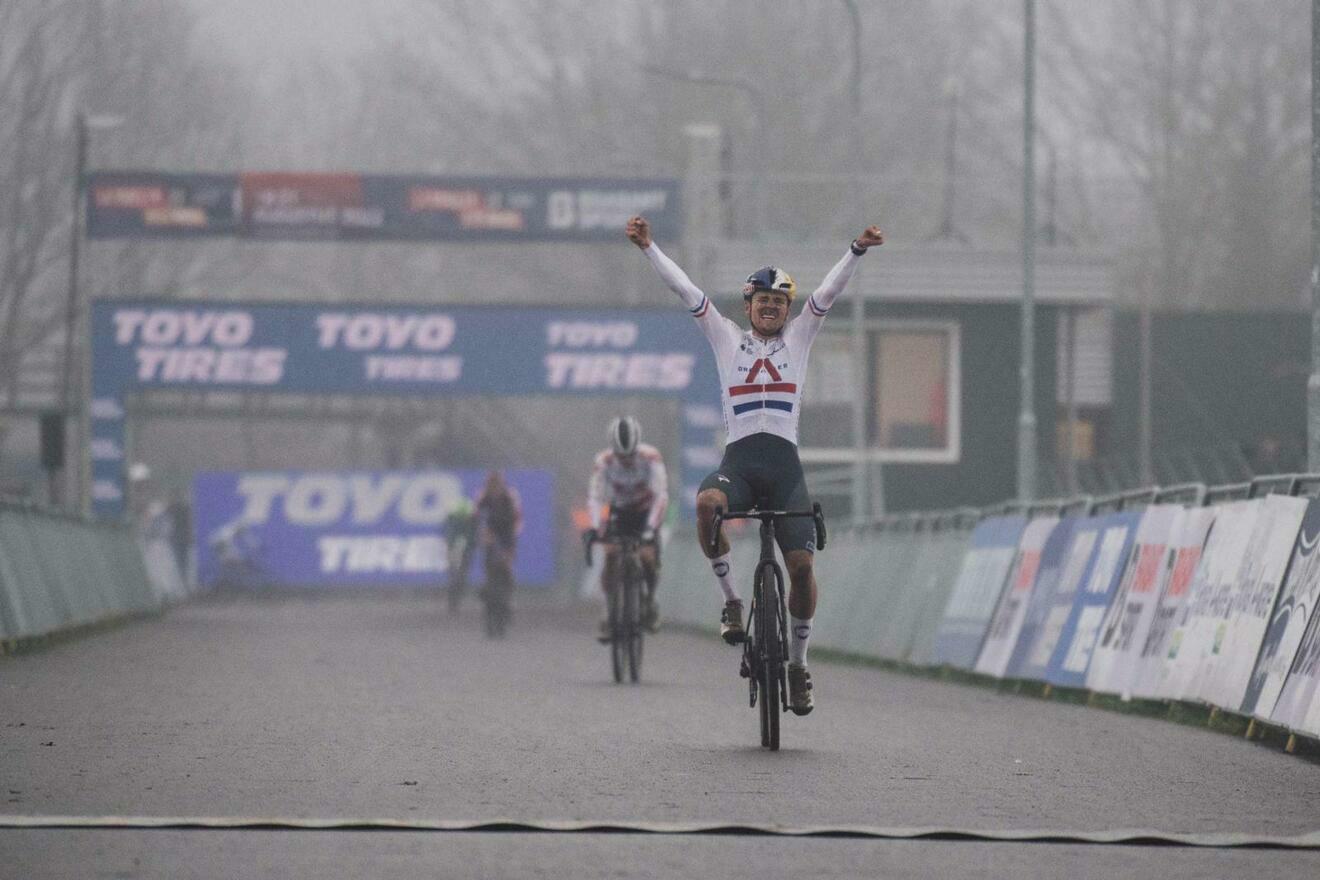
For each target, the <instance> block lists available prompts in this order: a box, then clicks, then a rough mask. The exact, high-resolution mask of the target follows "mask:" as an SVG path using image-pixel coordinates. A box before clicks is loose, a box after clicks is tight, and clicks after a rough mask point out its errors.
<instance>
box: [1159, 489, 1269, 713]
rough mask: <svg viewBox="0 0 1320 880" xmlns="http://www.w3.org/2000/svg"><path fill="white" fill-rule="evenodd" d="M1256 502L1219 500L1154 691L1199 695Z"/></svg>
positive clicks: (1185, 697)
mask: <svg viewBox="0 0 1320 880" xmlns="http://www.w3.org/2000/svg"><path fill="white" fill-rule="evenodd" d="M1262 503H1263V502H1262V500H1261V499H1254V500H1251V501H1231V502H1229V503H1228V504H1224V505H1220V507H1219V509H1218V513H1217V514H1216V516H1215V523H1214V526H1213V527H1212V528H1211V529H1210V537H1209V538H1207V539H1206V544H1205V552H1204V553H1202V555H1201V562H1200V565H1198V566H1197V568H1196V574H1195V576H1194V577H1193V582H1192V588H1191V595H1190V596H1189V597H1188V599H1187V607H1186V609H1185V611H1184V614H1183V616H1182V622H1181V624H1180V625H1179V626H1177V627H1176V628H1175V629H1174V632H1173V635H1172V636H1171V637H1170V641H1169V653H1168V660H1167V662H1166V664H1165V675H1164V682H1163V687H1162V689H1161V692H1160V694H1159V696H1161V697H1163V698H1165V699H1169V700H1195V699H1198V698H1199V697H1200V693H1201V690H1200V687H1201V681H1202V680H1203V679H1205V678H1206V677H1207V676H1208V674H1209V672H1208V670H1207V668H1206V667H1207V666H1209V664H1210V649H1211V648H1212V647H1213V645H1214V641H1215V632H1216V630H1218V628H1219V624H1220V622H1221V621H1222V620H1224V619H1225V618H1226V617H1227V616H1228V608H1229V605H1230V604H1231V602H1232V596H1233V592H1234V590H1235V589H1236V588H1237V577H1238V572H1239V571H1241V569H1242V560H1243V559H1244V558H1245V557H1246V554H1247V545H1248V542H1249V541H1250V540H1251V534H1252V531H1253V530H1254V529H1255V527H1256V519H1257V517H1258V516H1259V515H1260V510H1261V506H1262Z"/></svg>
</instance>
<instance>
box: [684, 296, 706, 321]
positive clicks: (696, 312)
mask: <svg viewBox="0 0 1320 880" xmlns="http://www.w3.org/2000/svg"><path fill="white" fill-rule="evenodd" d="M709 309H710V297H708V296H702V297H701V302H699V303H697V304H696V305H695V306H693V307H692V308H690V309H688V314H690V315H692V317H694V318H704V317H706V312H707V311H708V310H709Z"/></svg>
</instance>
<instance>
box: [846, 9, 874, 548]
mask: <svg viewBox="0 0 1320 880" xmlns="http://www.w3.org/2000/svg"><path fill="white" fill-rule="evenodd" d="M843 4H844V5H845V6H846V7H848V16H849V20H850V23H851V25H852V68H851V70H850V75H849V85H850V88H849V96H850V97H851V99H852V111H853V124H852V138H853V149H852V153H853V155H852V164H853V171H854V172H855V173H856V172H858V171H859V170H860V169H861V167H862V152H863V151H862V16H861V13H860V12H859V11H858V9H857V2H856V0H843ZM859 183H860V182H859V181H852V192H853V200H854V208H855V210H854V213H855V216H854V218H853V219H854V223H856V222H857V221H858V220H860V221H863V222H864V221H865V220H866V217H865V201H864V199H863V197H862V188H861V186H860V185H859ZM860 274H861V267H860V266H859V267H858V271H857V273H856V274H855V275H854V277H853V285H852V287H853V290H852V295H853V304H852V324H851V327H850V328H849V329H850V331H851V334H850V336H851V338H850V342H851V346H852V372H853V382H852V387H853V400H852V416H853V417H852V435H853V478H852V514H853V524H854V525H856V526H859V527H860V526H861V525H862V524H863V523H864V522H865V521H866V520H867V519H868V518H869V516H870V515H871V513H872V501H873V497H872V496H873V492H872V488H871V486H872V477H873V476H875V477H877V479H876V480H875V482H876V484H878V485H880V480H879V479H878V477H879V475H878V474H876V473H874V471H875V470H876V469H877V468H878V467H879V466H878V465H876V466H874V467H873V466H872V463H871V455H870V445H871V444H870V442H869V438H868V437H867V436H866V428H867V425H866V410H867V393H866V386H867V382H866V372H867V370H866V363H867V357H866V347H867V346H866V294H865V290H864V288H863V286H862V284H861V279H860V278H859V277H857V276H858V275H860Z"/></svg>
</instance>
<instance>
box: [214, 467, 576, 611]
mask: <svg viewBox="0 0 1320 880" xmlns="http://www.w3.org/2000/svg"><path fill="white" fill-rule="evenodd" d="M504 475H505V479H506V481H507V482H508V484H509V485H510V486H511V487H512V488H513V489H514V490H515V491H516V492H517V493H518V495H519V496H520V498H521V500H522V508H523V530H522V533H521V535H520V536H519V538H518V547H517V555H516V557H515V562H514V578H515V580H516V581H517V582H518V584H520V585H522V586H548V585H550V584H551V583H552V582H553V580H554V577H555V534H554V523H553V514H554V478H553V476H552V475H551V474H550V472H549V471H540V470H514V469H511V470H508V471H505V472H504ZM484 480H485V472H484V471H479V470H452V471H447V470H427V471H376V472H312V471H252V472H244V473H234V472H227V473H202V474H198V475H197V476H196V478H195V479H194V481H193V510H194V511H195V512H196V513H195V528H196V547H197V571H198V579H199V581H200V582H201V584H202V585H203V586H216V585H221V584H223V585H228V586H421V587H439V586H442V585H444V584H447V583H448V582H449V580H450V576H451V573H450V571H449V560H448V558H447V554H446V550H445V534H444V523H445V518H446V517H447V516H448V515H449V512H450V511H451V510H453V509H454V507H455V506H456V505H457V504H458V503H459V501H460V500H461V499H463V498H467V499H474V498H475V497H476V496H477V495H478V493H479V491H480V489H481V486H482V483H483V481H484ZM483 570H484V569H483V565H482V559H481V556H480V554H479V553H478V554H477V558H476V560H475V561H474V563H473V566H472V571H471V572H470V573H469V583H481V582H482V581H483V580H484V576H483Z"/></svg>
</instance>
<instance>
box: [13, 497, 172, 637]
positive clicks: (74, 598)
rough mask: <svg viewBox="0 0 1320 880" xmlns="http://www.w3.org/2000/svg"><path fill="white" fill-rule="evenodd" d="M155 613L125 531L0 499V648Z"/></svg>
mask: <svg viewBox="0 0 1320 880" xmlns="http://www.w3.org/2000/svg"><path fill="white" fill-rule="evenodd" d="M159 607H160V599H159V598H158V596H157V595H156V594H155V592H154V591H153V590H152V588H151V585H150V582H149V580H148V576H147V572H146V569H145V567H144V565H143V561H142V554H141V552H140V550H139V548H138V543H137V541H136V539H135V538H134V536H133V533H132V531H131V530H130V529H129V528H128V527H127V526H126V525H121V524H110V523H104V522H94V521H92V520H89V519H84V518H81V517H77V516H73V515H70V514H66V513H63V512H60V511H56V510H52V509H50V508H46V507H42V506H40V505H36V504H33V503H31V502H27V501H15V500H7V499H0V645H3V646H4V647H5V648H9V647H12V646H14V645H16V644H18V643H20V642H21V641H22V640H24V639H30V638H39V637H44V636H49V635H53V634H55V633H59V632H62V631H66V630H70V629H76V628H79V627H84V626H89V625H93V624H96V623H100V622H103V621H106V620H112V619H116V618H122V617H126V616H130V615H134V614H141V613H144V612H148V611H152V610H155V609H157V608H159Z"/></svg>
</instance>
